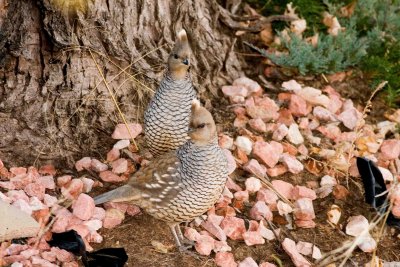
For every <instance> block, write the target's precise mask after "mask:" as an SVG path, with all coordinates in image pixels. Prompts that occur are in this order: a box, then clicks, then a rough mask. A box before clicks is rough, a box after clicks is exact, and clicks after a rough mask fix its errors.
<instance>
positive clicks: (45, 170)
mask: <svg viewBox="0 0 400 267" xmlns="http://www.w3.org/2000/svg"><path fill="white" fill-rule="evenodd" d="M28 172H29V169H28ZM38 173H39V174H42V175H45V174H48V175H51V176H54V175H56V173H57V170H56V168H55V167H54V165H52V164H47V165H43V166H41V167H40V169H39V171H38Z"/></svg>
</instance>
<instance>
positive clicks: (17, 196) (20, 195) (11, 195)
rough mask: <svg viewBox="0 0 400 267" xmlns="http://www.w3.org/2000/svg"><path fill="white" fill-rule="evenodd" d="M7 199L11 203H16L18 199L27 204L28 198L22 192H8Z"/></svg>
mask: <svg viewBox="0 0 400 267" xmlns="http://www.w3.org/2000/svg"><path fill="white" fill-rule="evenodd" d="M6 195H7V197H9V198H10V199H11V200H12V201H17V200H18V199H23V200H25V201H26V202H29V197H28V196H27V195H26V193H25V192H24V191H23V190H10V191H8V192H7V193H6Z"/></svg>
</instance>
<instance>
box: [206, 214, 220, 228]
mask: <svg viewBox="0 0 400 267" xmlns="http://www.w3.org/2000/svg"><path fill="white" fill-rule="evenodd" d="M223 219H224V217H223V216H219V215H216V214H209V215H208V217H207V221H209V222H211V223H213V224H215V225H220V224H221V222H222V220H223Z"/></svg>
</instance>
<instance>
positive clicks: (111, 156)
mask: <svg viewBox="0 0 400 267" xmlns="http://www.w3.org/2000/svg"><path fill="white" fill-rule="evenodd" d="M120 155H121V153H120V152H119V149H117V148H114V147H113V148H112V149H111V150H110V151H108V153H107V161H108V162H112V161H114V160H116V159H118V158H119V157H120ZM106 170H107V169H106Z"/></svg>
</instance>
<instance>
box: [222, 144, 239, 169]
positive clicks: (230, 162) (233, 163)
mask: <svg viewBox="0 0 400 267" xmlns="http://www.w3.org/2000/svg"><path fill="white" fill-rule="evenodd" d="M223 152H224V154H225V157H226V160H227V161H228V175H229V174H231V173H233V172H234V171H235V170H236V160H235V158H234V157H233V155H232V152H231V151H230V150H228V149H223Z"/></svg>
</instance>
